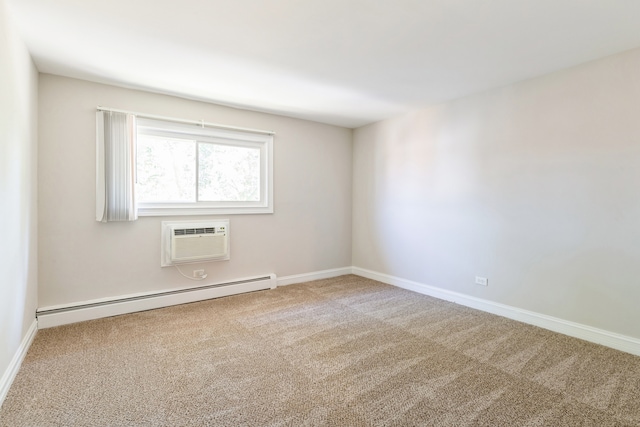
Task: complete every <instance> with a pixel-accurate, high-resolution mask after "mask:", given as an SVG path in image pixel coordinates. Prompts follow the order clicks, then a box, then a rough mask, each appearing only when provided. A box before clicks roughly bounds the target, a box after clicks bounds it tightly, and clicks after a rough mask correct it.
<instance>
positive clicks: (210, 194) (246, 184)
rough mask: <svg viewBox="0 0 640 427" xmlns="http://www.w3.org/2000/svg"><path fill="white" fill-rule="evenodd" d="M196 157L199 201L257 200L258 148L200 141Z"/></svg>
mask: <svg viewBox="0 0 640 427" xmlns="http://www.w3.org/2000/svg"><path fill="white" fill-rule="evenodd" d="M198 160H199V166H200V170H199V176H198V199H199V200H200V201H204V202H255V201H260V149H259V148H247V147H234V146H228V145H217V144H209V143H199V144H198Z"/></svg>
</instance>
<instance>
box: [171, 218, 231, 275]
mask: <svg viewBox="0 0 640 427" xmlns="http://www.w3.org/2000/svg"><path fill="white" fill-rule="evenodd" d="M228 227H229V220H217V221H180V222H178V221H175V222H174V221H164V222H163V223H162V248H161V253H162V259H161V263H160V265H161V266H163V267H167V266H171V265H176V264H183V263H189V262H208V261H222V260H228V259H229V235H228V233H227V232H228V230H229V228H228Z"/></svg>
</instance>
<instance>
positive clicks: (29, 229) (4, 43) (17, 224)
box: [0, 0, 38, 378]
mask: <svg viewBox="0 0 640 427" xmlns="http://www.w3.org/2000/svg"><path fill="white" fill-rule="evenodd" d="M37 99H38V73H37V71H36V69H35V66H34V65H33V63H32V61H31V57H30V56H29V54H28V52H27V50H26V48H25V46H24V44H23V43H22V41H21V40H20V38H19V37H18V35H17V33H16V31H15V29H14V27H13V25H12V23H11V21H10V18H9V13H8V11H7V7H6V5H5V2H4V1H3V0H0V224H2V229H3V231H2V239H1V242H2V243H1V244H0V378H1V377H2V375H3V374H4V373H5V372H6V371H7V367H8V366H9V363H10V362H11V359H12V358H13V357H14V355H15V354H16V352H17V350H18V347H19V346H20V342H21V341H22V339H23V338H24V337H25V336H26V333H27V331H28V329H29V327H30V326H31V324H32V323H33V321H34V320H35V310H36V307H37V283H38V269H37V264H38V248H37V243H38V241H37V231H38V229H37V194H36V191H37V187H36V184H37V170H36V166H37V163H36V162H37V127H36V125H37V106H36V103H37Z"/></svg>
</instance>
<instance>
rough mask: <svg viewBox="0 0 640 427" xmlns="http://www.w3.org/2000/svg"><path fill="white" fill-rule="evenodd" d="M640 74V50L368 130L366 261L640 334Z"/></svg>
mask: <svg viewBox="0 0 640 427" xmlns="http://www.w3.org/2000/svg"><path fill="white" fill-rule="evenodd" d="M639 75H640V50H634V51H630V52H627V53H624V54H621V55H617V56H613V57H609V58H605V59H603V60H599V61H596V62H592V63H589V64H585V65H583V66H580V67H576V68H573V69H569V70H565V71H562V72H557V73H554V74H551V75H547V76H544V77H541V78H536V79H532V80H529V81H526V82H522V83H519V84H516V85H512V86H509V87H505V88H502V89H499V90H494V91H490V92H487V93H483V94H479V95H476V96H472V97H468V98H465V99H461V100H458V101H455V102H451V103H447V104H444V105H441V106H438V107H436V108H431V109H425V110H419V111H414V112H413V113H411V114H408V115H405V116H402V117H399V118H397V119H392V120H386V121H382V122H378V123H375V124H371V125H368V126H365V127H362V128H359V129H356V130H355V131H354V154H353V156H354V172H353V173H354V175H353V176H354V178H353V194H354V199H353V263H354V266H357V267H361V268H366V269H370V270H374V271H377V272H381V273H385V274H389V275H393V276H397V277H400V278H403V279H408V280H413V281H416V282H420V283H424V284H428V285H432V286H437V287H440V288H444V289H448V290H452V291H456V292H461V293H464V294H467V295H471V296H475V297H479V298H484V299H488V300H491V301H495V302H499V303H503V304H508V305H511V306H515V307H519V308H523V309H527V310H532V311H535V312H538V313H542V314H547V315H551V316H555V317H558V318H562V319H566V320H570V321H574V322H578V323H581V324H585V325H591V326H594V327H597V328H601V329H604V330H608V331H612V332H617V333H621V334H624V335H627V336H632V337H635V338H640V309H639V308H638V301H640V286H639V285H638V284H639V283H640V279H639V278H640V262H639V261H640V243H639V242H640V119H639V118H638V114H639V112H640V79H639V78H638V76H639ZM476 275H478V276H485V277H488V278H489V286H488V287H482V286H477V285H475V284H474V277H475V276H476Z"/></svg>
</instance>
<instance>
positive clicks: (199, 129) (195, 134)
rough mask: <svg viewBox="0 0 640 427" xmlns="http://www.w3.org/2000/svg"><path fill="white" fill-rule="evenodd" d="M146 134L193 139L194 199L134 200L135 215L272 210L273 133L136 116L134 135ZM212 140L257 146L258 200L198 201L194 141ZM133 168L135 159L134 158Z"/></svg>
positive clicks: (208, 213)
mask: <svg viewBox="0 0 640 427" xmlns="http://www.w3.org/2000/svg"><path fill="white" fill-rule="evenodd" d="M139 134H143V135H150V136H160V137H163V136H164V137H168V138H178V139H185V140H191V141H195V144H196V145H195V150H196V160H195V161H196V168H195V170H196V172H195V173H196V184H195V185H196V188H195V190H196V195H195V197H196V201H195V202H136V206H137V209H138V215H139V216H180V215H230V214H231V215H232V214H272V213H273V135H271V134H261V133H253V132H247V131H241V130H232V129H219V128H214V127H205V126H198V125H194V124H184V123H174V122H169V121H164V120H159V119H151V118H142V117H139V118H138V119H137V126H136V135H139ZM199 143H213V144H219V145H230V146H235V147H245V148H246V147H250V148H259V149H260V200H258V201H249V202H242V201H226V202H200V201H197V197H198V194H197V193H198V187H197V185H198V184H197V181H198V170H199V165H198V164H197V162H198V156H197V152H198V144H199ZM136 169H137V160H136Z"/></svg>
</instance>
